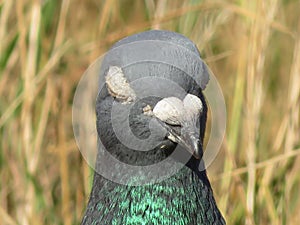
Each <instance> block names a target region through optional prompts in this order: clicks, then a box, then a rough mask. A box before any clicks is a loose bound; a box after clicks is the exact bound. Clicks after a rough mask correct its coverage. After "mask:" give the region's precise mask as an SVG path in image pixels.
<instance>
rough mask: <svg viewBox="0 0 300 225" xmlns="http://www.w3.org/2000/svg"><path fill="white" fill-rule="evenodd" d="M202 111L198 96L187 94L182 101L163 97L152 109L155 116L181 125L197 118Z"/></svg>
mask: <svg viewBox="0 0 300 225" xmlns="http://www.w3.org/2000/svg"><path fill="white" fill-rule="evenodd" d="M202 111H203V104H202V101H201V99H200V98H198V97H197V96H195V95H192V94H187V95H186V97H185V98H184V100H183V101H181V100H180V99H179V98H176V97H169V98H163V99H162V100H160V101H159V102H158V103H157V104H156V105H155V107H154V109H153V114H154V116H155V117H157V118H158V119H160V120H161V121H163V122H165V123H168V124H171V125H182V124H183V123H184V122H186V121H190V120H191V119H193V118H197V117H198V116H199V115H200V114H201V113H202Z"/></svg>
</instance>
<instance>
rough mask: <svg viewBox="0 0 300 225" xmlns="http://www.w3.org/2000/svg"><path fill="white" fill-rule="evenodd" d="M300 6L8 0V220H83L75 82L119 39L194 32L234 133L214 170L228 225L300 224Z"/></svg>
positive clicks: (4, 54) (4, 7)
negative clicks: (150, 31) (164, 32)
mask: <svg viewBox="0 0 300 225" xmlns="http://www.w3.org/2000/svg"><path fill="white" fill-rule="evenodd" d="M299 8H300V2H299V1H296V0H281V1H280V0H276V1H271V0H267V1H258V0H256V1H245V0H240V1H230V0H227V1H208V0H202V1H201V0H189V1H179V0H172V1H171V0H166V1H162V0H155V1H154V0H145V1H132V0H131V1H130V0H125V1H118V0H107V1H98V2H97V1H79V0H73V1H70V0H62V1H57V0H53V1H47V0H46V1H34V0H32V1H31V0H20V1H13V0H11V1H4V0H2V1H0V10H1V11H0V40H1V42H0V138H1V144H0V148H1V151H0V176H1V181H0V224H4V225H6V224H8V225H15V224H22V225H23V224H24V225H29V224H30V225H31V224H33V225H34V224H67V225H70V224H78V223H79V221H80V218H81V216H82V212H83V210H84V206H85V203H86V201H87V197H88V194H89V189H90V182H91V179H92V176H91V174H92V173H91V171H90V170H89V168H88V166H87V165H86V163H85V162H84V161H83V159H82V158H81V156H80V153H79V151H78V150H77V147H76V144H75V142H74V137H73V133H72V124H71V122H72V120H71V107H72V98H73V94H74V89H75V87H76V84H77V83H78V81H79V79H80V77H81V75H82V73H83V72H84V70H85V69H86V68H87V67H88V65H89V64H90V63H91V62H92V61H93V60H95V59H96V58H97V57H98V56H99V55H101V54H102V53H104V52H105V50H106V49H107V48H108V47H109V46H110V45H111V44H112V43H113V42H115V41H116V40H118V39H120V38H122V37H124V36H127V35H129V34H133V33H136V32H139V31H143V30H147V29H151V28H154V29H168V30H173V31H177V32H180V33H183V34H185V35H187V36H188V37H190V38H191V39H192V40H193V41H194V42H195V43H196V44H197V45H198V47H199V49H200V50H201V52H202V55H203V58H204V59H206V60H207V62H208V63H209V65H210V67H211V68H212V70H213V71H214V73H215V75H216V76H217V78H218V80H219V82H220V85H221V87H222V89H223V92H224V96H225V99H226V105H227V111H228V126H227V134H226V137H225V140H224V143H223V148H222V151H221V153H220V156H222V159H220V158H221V157H219V158H218V159H217V160H216V161H215V163H214V164H213V165H212V167H210V168H209V175H210V177H211V180H212V185H213V187H214V190H215V194H216V198H217V201H218V202H219V205H220V208H221V210H222V211H223V213H224V215H225V217H226V218H227V222H228V224H297V222H299V221H300V217H299V208H300V196H299V194H298V192H299V188H300V175H299V169H300V156H299V155H300V149H299V146H300V122H299V120H300V115H299V114H300V112H299V110H300V22H299V16H298V15H299V12H298V11H299V10H298V9H299Z"/></svg>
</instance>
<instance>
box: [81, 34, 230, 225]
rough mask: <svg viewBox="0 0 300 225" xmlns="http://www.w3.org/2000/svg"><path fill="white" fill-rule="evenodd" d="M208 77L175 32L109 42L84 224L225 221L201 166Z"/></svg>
mask: <svg viewBox="0 0 300 225" xmlns="http://www.w3.org/2000/svg"><path fill="white" fill-rule="evenodd" d="M208 82H209V70H208V68H207V66H206V64H205V63H204V62H203V61H202V59H201V57H200V53H199V50H198V49H197V47H196V45H195V44H194V43H193V42H192V41H191V40H189V39H188V38H187V37H185V36H183V35H181V34H179V33H176V32H171V31H164V30H150V31H145V32H142V33H138V34H134V35H132V36H129V37H126V38H124V39H122V40H120V41H118V42H117V43H115V44H114V45H113V46H112V47H111V49H110V50H109V51H108V52H107V53H106V55H105V57H104V59H103V61H102V65H101V69H100V71H99V90H98V96H97V100H96V109H95V110H96V118H97V119H96V127H97V135H98V152H97V158H96V165H95V173H94V180H93V186H92V190H91V193H90V197H89V201H88V204H87V207H86V211H85V214H84V216H83V219H82V222H81V224H82V225H96V224H99V225H103V224H105V225H106V224H107V225H108V224H116V225H118V224H121V225H124V224H125V225H127V224H128V225H129V224H137V225H138V224H147V225H148V224H157V225H161V224H166V225H167V224H170V225H174V224H179V225H181V224H182V225H186V224H192V225H194V224H195V225H196V224H197V225H198V224H226V222H225V220H224V218H223V216H222V214H221V212H220V210H219V209H218V207H217V204H216V201H215V199H214V195H213V190H212V187H211V185H210V182H209V180H208V177H207V174H206V171H205V169H202V168H203V165H204V162H203V161H202V156H203V151H204V147H203V140H204V135H205V127H206V120H207V103H206V100H205V97H204V94H203V90H204V89H205V87H206V85H207V83H208ZM201 165H202V166H201Z"/></svg>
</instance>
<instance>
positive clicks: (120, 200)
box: [82, 167, 225, 225]
mask: <svg viewBox="0 0 300 225" xmlns="http://www.w3.org/2000/svg"><path fill="white" fill-rule="evenodd" d="M201 176H202V178H201V179H199V177H198V176H197V174H196V173H194V172H193V171H192V170H191V169H189V168H188V167H183V168H182V169H181V170H180V171H179V172H178V173H177V174H175V175H173V176H172V177H170V178H168V179H166V180H164V181H162V182H160V183H156V184H152V185H145V186H127V185H121V184H116V183H114V182H111V181H109V180H105V181H104V182H103V187H102V188H101V189H100V190H99V187H97V186H95V188H94V189H93V191H92V196H91V201H90V203H89V206H88V209H87V211H86V215H85V217H84V219H83V223H82V224H93V225H96V224H115V225H119V224H124V225H140V224H147V225H148V224H153V225H169V224H170V225H173V224H178V225H186V224H225V221H224V219H223V218H222V215H221V213H220V211H219V210H218V208H217V206H216V203H215V200H214V197H213V192H212V189H211V187H210V185H209V183H208V180H207V178H206V174H205V172H203V173H202V174H201Z"/></svg>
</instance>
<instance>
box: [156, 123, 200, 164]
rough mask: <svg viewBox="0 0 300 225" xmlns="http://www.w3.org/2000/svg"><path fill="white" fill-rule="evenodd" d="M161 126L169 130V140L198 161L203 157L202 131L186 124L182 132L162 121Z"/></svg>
mask: <svg viewBox="0 0 300 225" xmlns="http://www.w3.org/2000/svg"><path fill="white" fill-rule="evenodd" d="M160 124H161V125H162V126H163V127H164V128H165V129H166V130H167V132H168V133H167V137H168V139H170V140H171V141H173V142H175V143H178V144H179V145H181V146H182V147H184V148H185V149H186V150H187V151H188V152H189V153H190V154H191V155H193V156H194V157H195V158H196V159H200V158H201V157H202V151H203V150H202V143H201V140H200V129H199V128H197V127H196V126H195V125H194V124H189V123H184V124H183V126H182V127H181V130H180V131H178V130H177V129H176V128H173V127H171V126H169V125H168V124H165V123H164V122H161V121H160Z"/></svg>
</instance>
